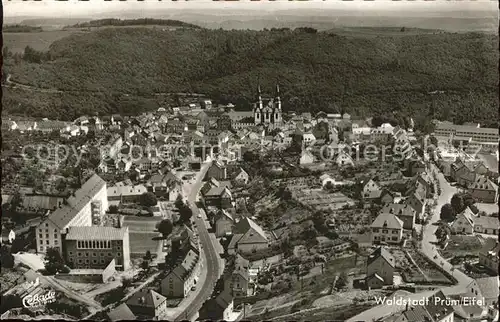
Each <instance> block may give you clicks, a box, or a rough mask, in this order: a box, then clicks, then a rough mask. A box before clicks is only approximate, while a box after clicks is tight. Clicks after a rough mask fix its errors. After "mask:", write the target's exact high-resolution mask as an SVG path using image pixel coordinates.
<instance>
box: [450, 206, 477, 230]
mask: <svg viewBox="0 0 500 322" xmlns="http://www.w3.org/2000/svg"><path fill="white" fill-rule="evenodd" d="M475 217H476V216H475V215H474V213H473V212H472V210H471V209H470V208H469V207H467V208H466V209H465V210H464V211H462V212H461V213H459V214H458V215H457V216H456V218H455V221H454V222H453V223H452V224H451V226H450V228H451V230H452V231H453V232H454V233H456V234H472V233H474V219H475Z"/></svg>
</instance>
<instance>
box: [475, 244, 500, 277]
mask: <svg viewBox="0 0 500 322" xmlns="http://www.w3.org/2000/svg"><path fill="white" fill-rule="evenodd" d="M499 252H500V243H499V242H498V240H497V239H496V238H488V239H486V241H485V243H484V245H483V248H481V250H480V251H479V264H481V265H483V266H484V267H487V268H488V269H489V270H491V271H492V272H495V273H496V274H497V275H498V253H499Z"/></svg>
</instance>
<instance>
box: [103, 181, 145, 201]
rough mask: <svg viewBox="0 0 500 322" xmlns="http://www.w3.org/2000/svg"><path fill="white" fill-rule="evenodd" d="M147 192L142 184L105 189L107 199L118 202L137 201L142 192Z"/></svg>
mask: <svg viewBox="0 0 500 322" xmlns="http://www.w3.org/2000/svg"><path fill="white" fill-rule="evenodd" d="M146 192H148V189H147V188H146V186H144V185H142V184H141V185H135V186H134V185H130V186H129V185H123V186H114V187H109V188H108V189H107V195H108V200H109V201H110V202H111V201H114V202H118V203H137V202H139V200H140V197H141V196H142V194H144V193H146Z"/></svg>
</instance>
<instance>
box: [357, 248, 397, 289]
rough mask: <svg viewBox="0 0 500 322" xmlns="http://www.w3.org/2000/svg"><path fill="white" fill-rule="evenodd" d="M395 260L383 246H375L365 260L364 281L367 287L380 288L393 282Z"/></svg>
mask: <svg viewBox="0 0 500 322" xmlns="http://www.w3.org/2000/svg"><path fill="white" fill-rule="evenodd" d="M395 267H396V261H395V259H394V257H393V256H392V254H391V253H390V252H389V251H388V250H387V249H386V248H384V247H379V248H377V249H376V250H375V251H374V252H373V253H371V254H370V256H369V257H368V260H367V262H366V278H365V283H366V286H367V287H368V288H382V286H384V285H392V284H393V283H394V271H395Z"/></svg>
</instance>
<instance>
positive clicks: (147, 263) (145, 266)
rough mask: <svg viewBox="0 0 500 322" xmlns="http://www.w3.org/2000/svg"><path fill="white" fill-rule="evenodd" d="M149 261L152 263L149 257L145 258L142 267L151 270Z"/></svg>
mask: <svg viewBox="0 0 500 322" xmlns="http://www.w3.org/2000/svg"><path fill="white" fill-rule="evenodd" d="M149 263H150V261H149V260H147V259H145V260H143V261H142V263H141V268H142V269H143V270H145V271H147V270H149V268H150V265H149Z"/></svg>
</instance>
